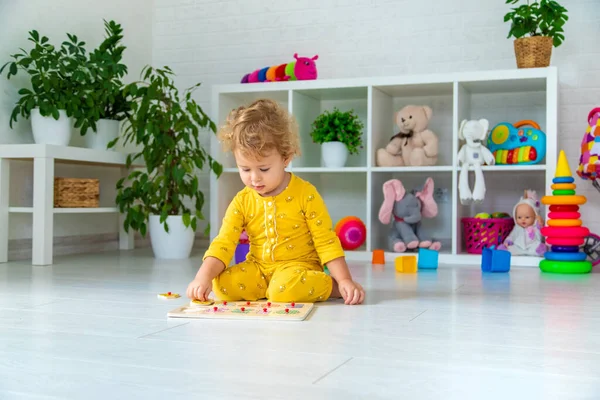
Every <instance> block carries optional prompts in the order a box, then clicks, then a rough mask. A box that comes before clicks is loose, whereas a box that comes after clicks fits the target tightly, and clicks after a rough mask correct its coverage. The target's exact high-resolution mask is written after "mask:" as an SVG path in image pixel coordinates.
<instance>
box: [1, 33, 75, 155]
mask: <svg viewBox="0 0 600 400" xmlns="http://www.w3.org/2000/svg"><path fill="white" fill-rule="evenodd" d="M67 37H68V38H69V40H68V41H64V42H63V43H62V44H61V46H60V47H58V48H57V47H56V46H54V45H53V44H51V43H50V40H49V39H48V37H46V36H40V34H39V32H38V31H36V30H32V31H29V38H28V40H29V41H31V42H32V43H33V48H32V49H31V50H30V51H27V50H25V49H22V48H21V52H20V53H15V54H12V55H11V58H12V59H13V61H9V62H7V63H5V64H4V65H3V66H2V68H0V74H2V72H3V71H4V70H5V69H6V68H8V74H7V78H8V79H10V78H11V76H15V75H18V73H19V72H20V71H22V72H23V73H25V74H27V75H28V76H29V80H30V87H24V88H21V89H20V90H19V91H18V93H19V95H20V98H19V99H18V101H17V103H16V105H15V107H14V109H13V111H12V114H11V116H10V124H9V125H10V127H11V128H12V126H13V122H17V118H18V116H19V115H20V116H22V117H24V118H31V127H32V131H33V138H34V141H35V143H45V144H54V145H59V146H68V145H69V142H70V140H71V118H72V116H73V115H74V114H75V113H76V112H77V110H78V109H79V108H81V107H83V106H84V105H83V103H82V87H83V86H84V85H85V82H86V80H87V74H86V71H85V67H84V63H85V59H86V57H85V48H84V46H85V42H83V41H79V40H78V38H77V36H75V35H72V34H69V33H67Z"/></svg>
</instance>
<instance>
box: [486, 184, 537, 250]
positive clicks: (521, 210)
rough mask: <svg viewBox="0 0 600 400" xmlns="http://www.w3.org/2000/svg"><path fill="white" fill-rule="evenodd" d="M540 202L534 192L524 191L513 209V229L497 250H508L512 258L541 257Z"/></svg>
mask: <svg viewBox="0 0 600 400" xmlns="http://www.w3.org/2000/svg"><path fill="white" fill-rule="evenodd" d="M539 207H540V201H539V200H538V198H537V194H536V192H535V190H526V191H525V193H524V196H523V197H521V199H520V200H519V202H518V203H517V204H515V207H514V208H513V219H514V220H515V227H514V228H513V230H512V231H511V232H510V234H509V235H508V237H507V238H506V239H505V240H504V243H503V244H502V245H501V246H499V247H498V248H499V249H503V250H508V251H510V253H511V254H512V255H514V256H540V257H541V256H543V255H544V253H545V252H546V245H545V244H544V243H543V242H542V240H543V236H542V232H541V229H542V226H544V222H543V220H542V217H541V216H540V211H539Z"/></svg>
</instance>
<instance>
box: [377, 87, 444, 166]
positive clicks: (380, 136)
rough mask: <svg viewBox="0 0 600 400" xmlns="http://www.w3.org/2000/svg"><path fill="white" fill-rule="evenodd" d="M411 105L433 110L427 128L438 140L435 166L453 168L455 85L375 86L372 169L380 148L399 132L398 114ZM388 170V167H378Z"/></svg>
mask: <svg viewBox="0 0 600 400" xmlns="http://www.w3.org/2000/svg"><path fill="white" fill-rule="evenodd" d="M408 105H414V106H428V107H430V108H431V110H432V114H431V119H430V120H429V124H428V127H427V129H429V130H431V131H432V132H433V133H435V134H436V135H437V137H438V143H439V144H438V151H439V154H438V160H437V163H436V164H435V166H451V165H452V160H453V153H452V138H453V132H452V126H453V83H452V82H451V81H450V82H440V83H428V84H420V85H418V84H404V85H403V84H390V85H376V86H373V87H372V113H373V114H372V116H373V117H372V119H371V124H372V125H371V126H372V127H371V152H370V153H371V166H373V167H379V166H378V165H377V163H376V158H375V156H376V153H377V150H378V149H381V148H385V146H387V144H388V143H389V141H390V139H391V138H392V137H393V136H394V135H395V134H397V133H398V129H399V128H398V126H397V124H396V121H395V115H396V113H397V112H398V111H400V110H401V109H402V108H404V107H405V106H408ZM379 168H385V167H379Z"/></svg>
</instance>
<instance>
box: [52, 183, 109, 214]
mask: <svg viewBox="0 0 600 400" xmlns="http://www.w3.org/2000/svg"><path fill="white" fill-rule="evenodd" d="M99 202H100V182H99V180H98V179H79V178H54V207H57V208H97V207H98V205H99Z"/></svg>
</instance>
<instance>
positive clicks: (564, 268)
mask: <svg viewBox="0 0 600 400" xmlns="http://www.w3.org/2000/svg"><path fill="white" fill-rule="evenodd" d="M574 182H575V179H573V176H572V174H571V169H570V168H569V163H568V162H567V156H566V155H565V152H564V151H563V150H561V151H560V155H559V156H558V163H557V164H556V172H555V174H554V179H552V183H553V185H552V196H544V197H542V203H543V204H546V205H549V206H550V213H549V214H548V223H547V225H548V226H545V227H544V228H542V235H543V236H545V238H546V244H549V245H551V246H552V247H551V250H552V251H548V252H546V253H545V254H544V259H543V260H542V261H540V269H541V270H542V271H544V272H556V273H561V274H586V273H588V272H590V271H591V270H592V263H591V262H589V261H587V260H586V258H587V255H586V254H585V253H584V252H582V251H580V249H579V246H581V245H582V244H583V242H584V241H585V237H586V236H587V235H589V234H590V230H589V229H588V228H586V227H584V226H582V225H583V223H582V221H581V220H580V219H579V218H580V217H581V214H580V213H579V206H580V205H581V204H585V202H586V201H587V199H586V198H585V196H581V195H577V194H575V188H576V187H577V186H576V185H575V183H574Z"/></svg>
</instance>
